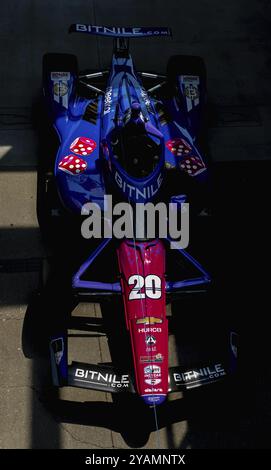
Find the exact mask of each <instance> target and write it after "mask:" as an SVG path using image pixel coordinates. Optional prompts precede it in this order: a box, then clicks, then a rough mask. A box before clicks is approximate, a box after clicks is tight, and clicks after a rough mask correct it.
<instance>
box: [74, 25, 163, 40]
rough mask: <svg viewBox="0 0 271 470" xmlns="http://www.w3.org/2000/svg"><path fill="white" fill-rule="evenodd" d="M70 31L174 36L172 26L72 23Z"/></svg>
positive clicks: (100, 34) (101, 34) (112, 35)
mask: <svg viewBox="0 0 271 470" xmlns="http://www.w3.org/2000/svg"><path fill="white" fill-rule="evenodd" d="M69 33H86V34H92V35H98V36H108V37H119V38H140V37H151V36H156V37H157V36H172V32H171V29H170V28H165V27H154V26H151V27H149V28H148V27H146V26H144V27H142V28H141V27H123V26H93V25H90V24H78V23H76V24H72V25H71V26H70V28H69Z"/></svg>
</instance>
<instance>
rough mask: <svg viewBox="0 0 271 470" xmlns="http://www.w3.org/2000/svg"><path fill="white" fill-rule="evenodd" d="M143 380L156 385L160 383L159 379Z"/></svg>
mask: <svg viewBox="0 0 271 470" xmlns="http://www.w3.org/2000/svg"><path fill="white" fill-rule="evenodd" d="M144 382H145V384H148V385H158V384H160V383H161V379H145V380H144Z"/></svg>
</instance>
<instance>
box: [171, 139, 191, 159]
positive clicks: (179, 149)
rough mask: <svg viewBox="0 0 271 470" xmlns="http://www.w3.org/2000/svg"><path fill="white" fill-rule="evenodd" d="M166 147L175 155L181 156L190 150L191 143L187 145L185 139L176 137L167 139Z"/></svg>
mask: <svg viewBox="0 0 271 470" xmlns="http://www.w3.org/2000/svg"><path fill="white" fill-rule="evenodd" d="M166 147H167V148H168V150H170V152H171V153H173V155H175V156H176V157H182V156H183V155H188V154H189V153H190V152H191V150H192V147H191V145H189V143H188V142H186V140H184V139H181V138H179V137H176V139H171V140H168V141H167V143H166Z"/></svg>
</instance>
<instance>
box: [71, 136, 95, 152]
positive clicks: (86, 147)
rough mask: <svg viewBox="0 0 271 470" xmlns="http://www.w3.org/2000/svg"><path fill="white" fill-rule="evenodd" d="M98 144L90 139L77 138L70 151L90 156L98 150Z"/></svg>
mask: <svg viewBox="0 0 271 470" xmlns="http://www.w3.org/2000/svg"><path fill="white" fill-rule="evenodd" d="M96 147H97V144H96V142H95V141H94V140H92V139H89V138H88V137H77V139H75V140H74V141H73V143H72V144H71V146H70V150H71V151H72V152H74V153H76V154H77V155H82V156H86V155H90V154H91V153H92V152H94V150H95V149H96Z"/></svg>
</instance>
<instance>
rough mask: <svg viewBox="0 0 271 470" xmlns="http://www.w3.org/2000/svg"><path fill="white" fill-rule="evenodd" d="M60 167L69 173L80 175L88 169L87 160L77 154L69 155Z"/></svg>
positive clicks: (61, 162) (60, 163)
mask: <svg viewBox="0 0 271 470" xmlns="http://www.w3.org/2000/svg"><path fill="white" fill-rule="evenodd" d="M58 169H59V170H61V171H64V172H65V173H68V174H69V175H80V174H81V173H84V171H86V169H87V162H85V160H83V159H82V158H80V157H79V156H77V155H67V156H66V157H64V158H63V159H62V160H61V161H60V162H59V164H58Z"/></svg>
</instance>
